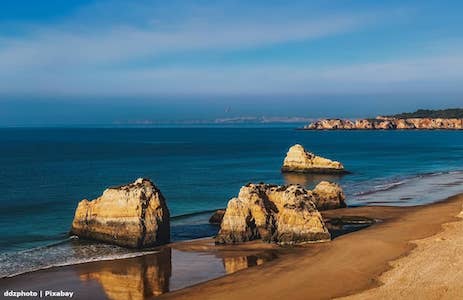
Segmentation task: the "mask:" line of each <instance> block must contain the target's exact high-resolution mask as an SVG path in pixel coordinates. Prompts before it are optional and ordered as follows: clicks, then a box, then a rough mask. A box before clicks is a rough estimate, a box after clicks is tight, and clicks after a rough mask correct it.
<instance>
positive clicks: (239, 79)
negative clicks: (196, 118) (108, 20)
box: [0, 55, 463, 96]
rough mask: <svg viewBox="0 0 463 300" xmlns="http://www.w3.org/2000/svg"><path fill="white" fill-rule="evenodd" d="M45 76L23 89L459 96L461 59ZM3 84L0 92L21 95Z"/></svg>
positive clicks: (79, 92) (109, 92)
mask: <svg viewBox="0 0 463 300" xmlns="http://www.w3.org/2000/svg"><path fill="white" fill-rule="evenodd" d="M65 75H66V76H63V74H61V73H46V74H44V75H43V76H42V77H40V78H38V79H32V78H30V81H29V82H28V83H27V85H26V86H27V87H28V88H29V90H30V91H35V92H36V93H39V94H44V95H46V94H55V95H56V94H60V95H61V94H63V95H82V96H88V95H100V96H114V95H119V96H130V95H159V94H236V93H245V94H271V93H283V94H285V93H286V94H291V93H296V94H297V93H308V94H310V93H317V94H319V93H368V92H372V91H374V92H391V91H421V92H428V91H435V90H436V89H437V90H439V89H440V90H445V91H455V90H457V91H460V92H461V86H462V83H463V82H462V81H463V80H462V78H463V56H458V55H455V56H434V57H422V58H417V59H414V60H410V59H407V60H394V61H388V62H377V63H361V64H354V65H348V66H329V67H317V68H313V67H309V66H303V65H301V66H282V65H259V66H257V65H253V66H231V67H230V66H229V67H225V68H224V67H194V68H161V69H142V70H122V71H101V72H96V73H93V74H87V75H85V76H83V75H82V74H80V73H76V74H65ZM12 81H13V82H10V83H8V81H4V80H2V81H1V82H0V88H1V89H2V90H8V88H9V87H12V88H13V90H16V91H19V89H20V85H18V84H15V82H17V80H12Z"/></svg>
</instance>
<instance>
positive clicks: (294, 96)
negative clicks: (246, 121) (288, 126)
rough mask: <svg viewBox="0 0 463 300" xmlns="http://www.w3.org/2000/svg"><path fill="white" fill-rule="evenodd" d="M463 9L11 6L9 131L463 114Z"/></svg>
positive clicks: (261, 4)
mask: <svg viewBox="0 0 463 300" xmlns="http://www.w3.org/2000/svg"><path fill="white" fill-rule="evenodd" d="M462 11H463V2H461V1H422V0H415V1H407V0H403V1H394V0H391V1H362V0H351V1H349V0H340V1H336V0H333V1H324V0H321V1H290V2H288V1H274V0H267V1H257V0H256V1H205V0H201V1H176V0H173V1H145V0H140V1H119V0H112V1H110V0H104V1H96V0H82V1H77V0H66V1H62V0H43V1H36V0H29V1H27V0H2V1H1V3H0V125H3V126H5V125H6V126H15V125H47V124H103V123H104V124H110V123H113V122H124V121H135V120H145V119H146V120H182V119H183V120H184V119H213V118H219V117H234V116H263V115H265V116H301V117H314V118H316V117H366V116H375V115H377V114H387V113H396V112H403V111H410V110H415V109H417V108H447V107H462V106H463V105H462V103H463V51H462V50H463V35H462V32H463V18H461V12H462Z"/></svg>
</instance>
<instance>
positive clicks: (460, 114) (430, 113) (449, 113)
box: [388, 108, 463, 119]
mask: <svg viewBox="0 0 463 300" xmlns="http://www.w3.org/2000/svg"><path fill="white" fill-rule="evenodd" d="M388 117H393V118H398V119H407V118H444V119H453V118H456V119H463V108H448V109H439V110H431V109H419V110H417V111H415V112H412V113H401V114H396V115H392V116H388Z"/></svg>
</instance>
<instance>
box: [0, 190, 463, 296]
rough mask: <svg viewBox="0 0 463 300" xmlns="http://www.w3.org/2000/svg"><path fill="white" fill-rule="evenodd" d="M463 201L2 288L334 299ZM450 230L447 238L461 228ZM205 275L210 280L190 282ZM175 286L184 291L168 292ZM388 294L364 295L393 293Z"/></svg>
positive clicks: (371, 276)
mask: <svg viewBox="0 0 463 300" xmlns="http://www.w3.org/2000/svg"><path fill="white" fill-rule="evenodd" d="M462 204H463V195H459V196H455V197H451V198H449V199H447V200H445V201H442V202H439V203H436V204H431V205H424V206H416V207H378V206H376V207H356V208H346V209H338V210H333V211H326V212H324V213H323V215H324V217H326V218H336V217H339V216H363V217H368V218H373V219H378V220H381V222H379V223H376V224H374V225H372V226H370V227H368V228H366V229H362V230H360V231H356V232H353V233H349V234H346V235H342V236H339V237H337V238H335V239H334V240H333V241H331V242H326V243H318V244H307V245H305V246H303V247H297V248H278V247H276V246H274V245H269V244H265V243H261V242H252V243H247V244H243V245H239V246H220V247H217V246H214V245H213V243H212V240H211V239H200V240H195V241H191V242H182V243H174V244H171V245H170V247H169V248H165V249H164V250H163V251H161V252H160V253H158V254H156V255H146V256H142V257H135V258H130V259H123V260H117V261H101V262H93V263H86V264H81V265H73V266H65V267H57V268H52V269H48V270H41V271H37V272H32V273H28V274H23V275H19V276H15V277H12V278H7V279H0V287H1V288H2V291H4V290H21V289H23V290H45V289H53V290H63V291H74V292H75V295H74V297H73V299H146V298H152V297H154V296H159V297H160V298H166V299H308V298H310V299H331V298H335V297H341V296H347V295H352V294H356V293H358V292H361V291H365V290H367V289H372V288H373V289H372V290H370V291H367V292H371V291H375V290H377V289H376V287H378V286H380V284H381V281H383V280H385V278H387V277H384V276H385V274H388V272H386V273H384V272H385V271H387V270H389V269H390V262H392V261H394V260H397V259H399V258H401V259H404V256H406V255H408V254H410V253H411V254H410V256H407V257H412V256H413V255H414V252H413V251H412V250H413V249H414V248H415V247H416V246H415V244H414V243H412V241H415V240H420V239H425V238H429V237H431V238H430V239H431V240H433V239H434V237H432V236H433V235H435V234H438V233H440V232H441V233H442V230H443V229H442V228H443V227H442V225H443V224H445V223H449V222H455V221H457V220H460V219H459V218H457V217H456V216H457V215H458V214H459V213H460V211H461V208H462ZM460 223H461V222H457V223H456V224H460ZM446 226H450V225H446ZM457 226H463V225H461V224H460V225H457ZM459 230H460V229H459ZM444 232H445V231H444ZM460 232H461V230H460ZM448 234H449V236H447V237H446V238H450V237H451V235H452V234H454V233H452V232H451V233H448ZM442 244H444V243H442ZM416 249H419V246H418V248H416ZM416 249H415V250H416ZM434 251H435V249H434ZM418 256H420V254H418ZM460 256H461V255H460ZM275 257H279V258H278V259H274V258H275ZM407 257H405V258H407ZM399 261H400V260H399ZM178 262H181V263H182V264H180V265H178ZM264 262H265V263H264ZM250 266H253V267H252V268H249V267H250ZM447 267H452V265H451V264H450V265H448V266H447ZM458 268H459V269H458V270H461V269H462V268H461V266H458ZM392 270H394V269H392ZM392 270H391V271H392ZM237 271H239V272H237ZM418 271H419V270H417V272H418ZM383 273H384V274H383ZM226 274H229V275H228V276H223V275H226ZM381 274H383V275H381ZM396 276H397V275H396ZM429 276H432V273H430V275H429ZM218 277H219V278H218ZM399 277H400V276H399ZM214 278H215V279H214ZM391 278H396V280H397V277H391ZM211 279H212V280H211ZM203 281H207V282H203ZM198 282H203V283H200V284H196V285H193V286H190V285H191V284H195V283H198ZM386 285H387V284H386ZM386 285H384V286H386ZM396 285H397V282H396ZM186 286H190V287H186ZM184 287H186V288H184ZM381 287H383V286H381ZM182 288H183V289H182ZM176 289H178V290H176ZM172 290H176V291H173V292H168V291H172ZM166 292H167V293H166ZM381 293H383V294H377V295H378V296H376V294H371V295H370V294H363V295H362V297H364V298H365V299H370V298H381V295H388V294H387V292H384V291H383V292H381ZM384 293H385V294H384ZM372 295H374V296H372ZM355 297H357V295H356V296H355ZM355 297H354V299H355Z"/></svg>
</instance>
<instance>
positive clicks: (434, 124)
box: [304, 117, 463, 130]
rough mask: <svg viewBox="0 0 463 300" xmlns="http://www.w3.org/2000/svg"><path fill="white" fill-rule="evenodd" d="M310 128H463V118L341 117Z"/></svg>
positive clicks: (318, 122)
mask: <svg viewBox="0 0 463 300" xmlns="http://www.w3.org/2000/svg"><path fill="white" fill-rule="evenodd" d="M304 129H308V130H336V129H342V130H352V129H362V130H367V129H370V130H374V129H382V130H388V129H389V130H391V129H421V130H425V129H451V130H461V129H463V119H456V118H455V119H445V118H436V119H433V118H406V119H400V118H389V117H377V118H376V119H359V120H355V121H351V120H340V119H323V120H319V121H317V122H314V123H311V124H309V125H307V126H305V127H304Z"/></svg>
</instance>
